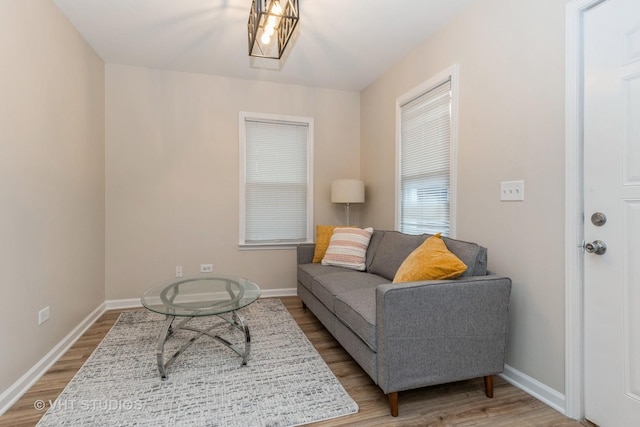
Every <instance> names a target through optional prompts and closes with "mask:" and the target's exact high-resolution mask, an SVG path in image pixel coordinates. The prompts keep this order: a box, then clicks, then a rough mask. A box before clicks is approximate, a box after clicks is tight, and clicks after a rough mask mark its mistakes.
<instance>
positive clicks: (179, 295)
mask: <svg viewBox="0 0 640 427" xmlns="http://www.w3.org/2000/svg"><path fill="white" fill-rule="evenodd" d="M259 297H260V288H259V287H258V285H256V284H255V283H253V282H252V281H250V280H247V279H243V278H241V277H226V276H201V277H185V278H180V279H172V280H171V281H166V282H162V283H158V284H157V285H154V286H152V287H151V288H149V289H147V290H146V291H145V292H144V294H143V295H142V298H141V301H142V305H143V306H144V307H145V308H147V309H148V310H151V311H153V312H156V313H160V314H164V315H165V316H166V318H165V321H164V325H163V327H162V329H161V331H160V334H159V335H158V346H157V348H156V355H157V359H158V371H160V378H161V379H162V380H166V379H167V369H168V368H169V366H170V365H171V364H172V363H173V362H174V361H175V360H176V358H177V357H178V356H179V355H180V354H181V353H182V352H183V351H185V350H186V349H187V348H189V347H190V346H191V344H193V343H194V342H195V341H196V340H197V339H198V338H200V337H202V336H203V335H206V336H208V337H210V338H213V339H214V340H216V341H218V342H220V343H222V344H224V345H225V346H226V347H228V348H230V349H231V350H233V351H235V352H236V353H237V354H238V355H239V356H240V357H242V364H241V365H246V364H247V359H248V357H249V352H250V350H251V336H250V334H249V326H248V325H247V322H246V321H245V320H244V318H243V317H242V316H241V315H240V314H238V312H237V310H240V309H241V308H243V307H246V306H248V305H249V304H251V303H253V302H254V301H256V300H257V299H258V298H259ZM205 316H217V317H218V318H220V319H222V320H224V321H225V322H227V323H229V324H230V325H231V327H232V328H235V329H238V330H239V331H240V332H241V333H242V336H243V342H242V343H240V344H232V343H231V342H230V341H228V340H227V339H225V338H223V337H220V336H219V335H216V334H214V333H213V332H212V331H213V330H214V329H215V328H217V327H219V326H220V325H219V324H214V325H213V326H211V327H210V328H207V329H200V328H196V327H193V326H191V325H190V324H189V322H190V321H191V320H193V319H194V318H196V317H205ZM177 330H188V331H192V332H195V335H194V336H193V337H192V338H191V339H189V340H188V341H187V342H186V343H184V345H183V346H182V347H180V348H179V349H178V350H177V351H176V352H175V353H174V354H173V355H172V356H171V357H169V359H168V360H167V361H166V362H165V361H164V359H165V357H164V345H165V343H166V342H167V340H169V338H171V337H172V336H173V335H174V333H175V332H176V331H177Z"/></svg>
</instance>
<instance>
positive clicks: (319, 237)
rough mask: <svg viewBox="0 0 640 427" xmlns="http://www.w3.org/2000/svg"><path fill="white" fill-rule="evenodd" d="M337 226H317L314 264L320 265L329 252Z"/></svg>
mask: <svg viewBox="0 0 640 427" xmlns="http://www.w3.org/2000/svg"><path fill="white" fill-rule="evenodd" d="M336 227H337V226H335V225H316V248H315V251H314V252H313V262H315V263H319V262H320V261H322V258H324V254H325V253H326V252H327V248H328V247H329V242H330V241H331V236H332V235H333V229H334V228H336Z"/></svg>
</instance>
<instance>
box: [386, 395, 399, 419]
mask: <svg viewBox="0 0 640 427" xmlns="http://www.w3.org/2000/svg"><path fill="white" fill-rule="evenodd" d="M387 399H389V409H390V410H391V416H392V417H397V416H398V392H397V391H396V392H393V393H389V394H387Z"/></svg>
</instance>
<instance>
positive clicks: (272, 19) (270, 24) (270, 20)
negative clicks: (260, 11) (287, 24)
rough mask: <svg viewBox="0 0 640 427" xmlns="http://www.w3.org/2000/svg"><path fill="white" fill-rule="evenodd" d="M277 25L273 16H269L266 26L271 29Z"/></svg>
mask: <svg viewBox="0 0 640 427" xmlns="http://www.w3.org/2000/svg"><path fill="white" fill-rule="evenodd" d="M276 23H277V19H276V17H275V16H273V15H271V16H269V17H268V18H267V25H269V26H271V27H275V26H276Z"/></svg>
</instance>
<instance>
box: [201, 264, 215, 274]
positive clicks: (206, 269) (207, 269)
mask: <svg viewBox="0 0 640 427" xmlns="http://www.w3.org/2000/svg"><path fill="white" fill-rule="evenodd" d="M211 272H213V264H200V273H211Z"/></svg>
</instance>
